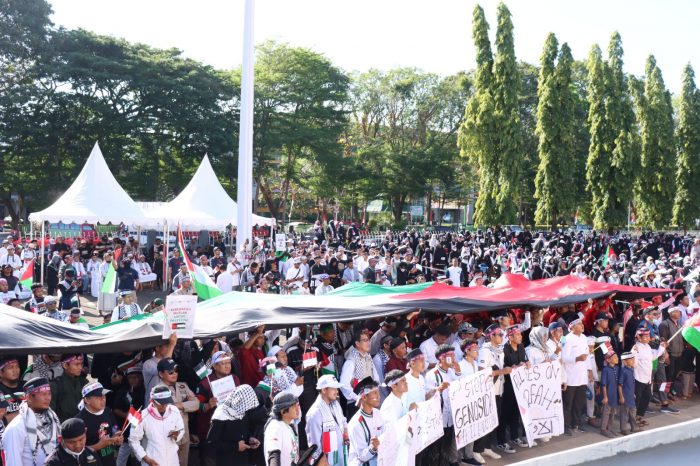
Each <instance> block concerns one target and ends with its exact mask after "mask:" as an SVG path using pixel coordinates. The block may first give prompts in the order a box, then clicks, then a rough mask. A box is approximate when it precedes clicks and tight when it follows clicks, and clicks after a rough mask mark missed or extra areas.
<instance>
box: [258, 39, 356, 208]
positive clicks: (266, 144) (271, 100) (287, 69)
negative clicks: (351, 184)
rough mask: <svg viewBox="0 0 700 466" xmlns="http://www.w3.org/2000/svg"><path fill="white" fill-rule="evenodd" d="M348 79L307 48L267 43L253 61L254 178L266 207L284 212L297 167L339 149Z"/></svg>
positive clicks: (328, 159) (329, 157)
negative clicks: (254, 61)
mask: <svg viewBox="0 0 700 466" xmlns="http://www.w3.org/2000/svg"><path fill="white" fill-rule="evenodd" d="M348 87H349V78H348V76H347V75H346V74H345V73H344V72H343V71H342V70H340V69H339V68H337V67H335V66H334V65H333V64H332V63H331V62H330V60H328V58H326V57H324V56H323V55H321V54H318V53H315V52H312V51H311V50H308V49H305V48H299V47H290V46H289V45H285V44H276V43H274V42H267V43H265V44H262V45H261V46H259V47H258V49H257V58H256V63H255V130H254V135H255V141H254V147H253V161H254V165H255V167H254V173H253V175H254V177H255V181H256V183H257V185H258V187H259V189H260V192H261V193H262V196H263V198H264V199H265V202H266V203H267V205H268V207H269V209H270V212H271V213H272V214H273V216H275V217H277V216H279V215H281V214H283V213H284V211H285V209H286V206H287V203H288V202H289V200H290V199H289V195H290V192H291V187H292V184H298V185H300V186H304V185H305V180H304V179H302V177H301V173H302V166H303V165H304V164H306V163H311V164H315V163H320V164H321V165H324V166H330V165H331V164H332V161H333V160H334V159H335V158H336V157H337V156H339V155H340V154H341V153H342V146H341V145H340V143H339V139H340V136H341V134H342V132H343V130H344V129H345V125H346V124H347V109H346V105H347V103H348Z"/></svg>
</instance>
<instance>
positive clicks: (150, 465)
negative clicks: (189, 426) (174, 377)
mask: <svg viewBox="0 0 700 466" xmlns="http://www.w3.org/2000/svg"><path fill="white" fill-rule="evenodd" d="M150 395H151V396H150V399H151V401H150V403H149V405H148V407H147V408H145V409H144V410H143V411H141V422H140V423H139V424H138V425H137V426H132V427H131V434H130V435H129V445H130V446H131V448H132V450H133V451H134V455H135V456H136V459H137V460H139V461H140V462H141V464H142V465H143V466H146V465H147V466H179V464H180V462H179V459H178V454H177V453H178V445H177V443H178V442H179V441H180V440H181V439H182V437H183V435H184V434H185V425H184V423H183V422H182V416H180V411H179V410H178V409H177V408H176V407H175V406H174V405H173V397H172V394H171V393H170V389H169V388H168V387H166V386H165V385H156V386H155V387H153V389H152V390H151V393H150ZM142 442H143V444H142Z"/></svg>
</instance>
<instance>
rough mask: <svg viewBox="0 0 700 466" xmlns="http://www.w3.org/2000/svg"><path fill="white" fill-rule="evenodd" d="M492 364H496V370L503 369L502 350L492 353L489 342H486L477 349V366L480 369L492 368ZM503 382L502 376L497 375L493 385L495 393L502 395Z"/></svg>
mask: <svg viewBox="0 0 700 466" xmlns="http://www.w3.org/2000/svg"><path fill="white" fill-rule="evenodd" d="M493 366H496V368H497V370H501V369H503V351H500V352H498V353H496V354H494V351H492V347H491V342H486V343H484V345H483V346H482V347H481V348H480V349H479V367H481V368H482V369H493ZM503 384H504V379H503V376H502V375H499V376H498V377H497V378H496V381H495V382H494V385H493V390H494V392H495V394H496V395H503Z"/></svg>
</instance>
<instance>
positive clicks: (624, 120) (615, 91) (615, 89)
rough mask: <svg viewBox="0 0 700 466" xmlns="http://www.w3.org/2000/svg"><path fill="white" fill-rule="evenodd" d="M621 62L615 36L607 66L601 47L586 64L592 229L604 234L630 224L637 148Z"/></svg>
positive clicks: (592, 52) (596, 49)
mask: <svg viewBox="0 0 700 466" xmlns="http://www.w3.org/2000/svg"><path fill="white" fill-rule="evenodd" d="M622 56H623V50H622V40H621V38H620V35H619V34H618V33H617V32H615V33H613V35H612V37H611V38H610V44H609V46H608V61H607V62H603V60H602V57H601V53H600V48H598V47H597V46H594V47H593V49H592V51H591V54H590V56H589V61H588V87H589V93H588V102H589V113H588V123H589V131H590V135H591V141H590V146H589V150H588V161H587V165H586V166H587V169H588V171H587V174H586V175H587V181H588V183H587V189H588V191H589V192H590V193H591V198H592V205H591V213H592V215H593V224H594V226H595V227H596V228H603V229H613V228H617V227H622V226H624V225H626V224H627V215H628V208H629V202H630V200H631V199H632V194H633V187H634V180H635V173H634V169H635V165H636V162H637V157H636V155H635V154H636V153H637V151H638V145H639V141H638V135H637V133H636V126H635V120H634V112H633V109H632V102H631V98H630V95H629V89H628V83H627V77H626V76H625V73H624V71H623V69H622V67H623V60H622Z"/></svg>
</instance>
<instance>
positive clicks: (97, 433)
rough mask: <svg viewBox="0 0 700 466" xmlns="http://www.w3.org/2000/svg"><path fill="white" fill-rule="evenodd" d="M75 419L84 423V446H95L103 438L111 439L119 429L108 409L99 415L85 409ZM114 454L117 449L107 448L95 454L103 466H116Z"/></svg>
mask: <svg viewBox="0 0 700 466" xmlns="http://www.w3.org/2000/svg"><path fill="white" fill-rule="evenodd" d="M75 417H77V418H79V419H82V420H83V421H84V422H85V427H86V428H87V432H86V433H87V443H86V446H90V445H95V444H96V443H97V442H99V441H100V439H101V438H103V437H111V436H112V435H113V434H114V433H115V432H117V431H118V430H119V427H120V426H119V425H118V424H117V419H116V418H115V417H114V413H112V410H111V409H109V408H105V410H104V411H103V412H102V414H100V415H96V414H92V413H91V412H89V411H88V410H87V409H82V410H80V412H79V413H78V414H77V415H76V416H75ZM116 452H117V449H116V448H115V447H113V446H109V447H105V448H103V449H101V450H98V451H96V452H95V453H97V455H98V456H99V457H100V459H101V460H102V464H103V465H104V466H116V464H117V456H116Z"/></svg>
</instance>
